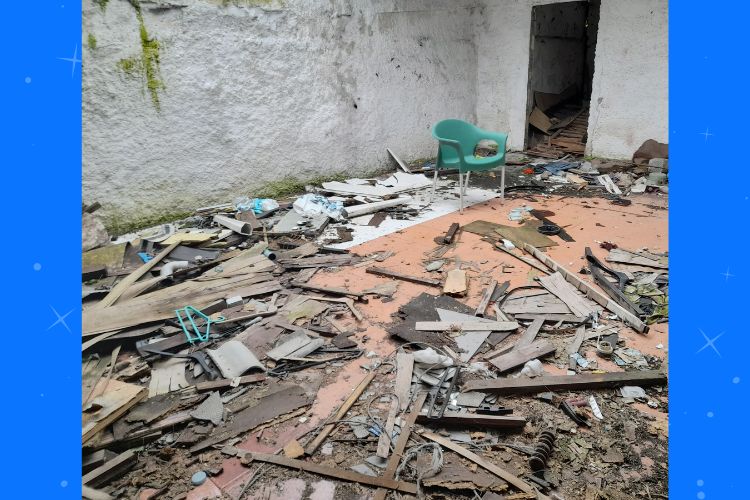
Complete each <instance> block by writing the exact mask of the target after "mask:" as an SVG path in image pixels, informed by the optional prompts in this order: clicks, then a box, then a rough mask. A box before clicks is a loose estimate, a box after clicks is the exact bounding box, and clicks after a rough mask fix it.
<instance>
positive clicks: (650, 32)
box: [476, 0, 669, 158]
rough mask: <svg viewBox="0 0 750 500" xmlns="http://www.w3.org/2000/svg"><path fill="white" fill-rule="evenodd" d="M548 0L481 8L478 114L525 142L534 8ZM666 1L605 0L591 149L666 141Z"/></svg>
mask: <svg viewBox="0 0 750 500" xmlns="http://www.w3.org/2000/svg"><path fill="white" fill-rule="evenodd" d="M550 3H560V2H557V1H545V0H485V1H484V2H483V5H482V6H481V8H480V9H479V11H478V13H477V31H476V46H477V51H478V59H477V62H478V67H477V83H476V87H477V120H478V122H479V125H480V126H481V127H484V128H488V129H495V130H504V131H507V132H509V138H508V142H509V145H510V147H511V148H513V149H520V148H522V147H523V141H524V132H525V128H526V104H527V85H528V75H529V46H530V39H531V34H530V27H531V9H532V7H533V6H534V5H544V4H550ZM667 26H668V15H667V2H665V1H662V0H628V1H623V0H602V5H601V15H600V18H599V35H598V41H597V47H596V56H595V57H596V59H595V63H594V81H593V84H592V86H593V92H592V99H591V102H592V105H591V118H590V121H589V143H588V145H587V152H588V154H592V155H594V156H600V157H605V158H631V157H632V155H633V153H634V152H635V150H636V149H638V147H639V146H640V145H641V144H642V143H643V141H645V140H646V139H656V140H657V141H660V142H668V140H669V138H668V62H667V61H668V51H667V42H668V35H667Z"/></svg>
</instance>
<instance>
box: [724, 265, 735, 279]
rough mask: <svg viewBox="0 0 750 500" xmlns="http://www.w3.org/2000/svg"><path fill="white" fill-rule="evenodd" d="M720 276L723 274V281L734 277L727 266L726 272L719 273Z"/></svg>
mask: <svg viewBox="0 0 750 500" xmlns="http://www.w3.org/2000/svg"><path fill="white" fill-rule="evenodd" d="M721 275H722V276H724V278H725V279H724V281H729V278H734V274H732V273H730V272H729V268H727V272H725V273H721Z"/></svg>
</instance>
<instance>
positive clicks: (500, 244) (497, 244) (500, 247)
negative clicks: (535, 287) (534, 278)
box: [495, 241, 551, 274]
mask: <svg viewBox="0 0 750 500" xmlns="http://www.w3.org/2000/svg"><path fill="white" fill-rule="evenodd" d="M495 249H497V250H500V251H501V252H505V253H507V254H508V255H510V256H511V257H515V258H516V259H518V260H520V261H521V262H523V263H524V264H528V265H530V266H531V267H533V268H534V269H536V270H537V271H541V272H543V273H544V274H551V273H550V272H549V270H548V269H547V268H545V267H544V266H542V265H541V264H537V263H536V262H534V261H533V260H531V259H529V258H526V257H524V256H523V255H516V254H514V253H513V252H511V251H510V250H508V249H507V248H505V247H504V246H503V242H502V241H496V242H495Z"/></svg>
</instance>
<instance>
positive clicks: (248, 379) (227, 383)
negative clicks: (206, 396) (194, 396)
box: [195, 373, 266, 392]
mask: <svg viewBox="0 0 750 500" xmlns="http://www.w3.org/2000/svg"><path fill="white" fill-rule="evenodd" d="M264 380H266V375H265V374H264V373H257V374H254V375H245V376H244V377H239V378H238V379H237V384H236V385H235V386H234V387H236V386H238V385H245V384H252V383H254V382H263V381H264ZM234 381H235V379H231V378H223V379H220V380H212V381H210V382H201V383H199V384H196V385H195V390H196V391H198V392H205V391H215V390H217V389H224V388H227V387H233V386H232V383H233V382H234Z"/></svg>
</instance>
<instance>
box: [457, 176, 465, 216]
mask: <svg viewBox="0 0 750 500" xmlns="http://www.w3.org/2000/svg"><path fill="white" fill-rule="evenodd" d="M458 197H459V199H460V203H461V205H460V207H461V208H460V209H459V211H458V213H460V214H462V215H463V213H464V185H463V177H462V176H461V172H459V173H458Z"/></svg>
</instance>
